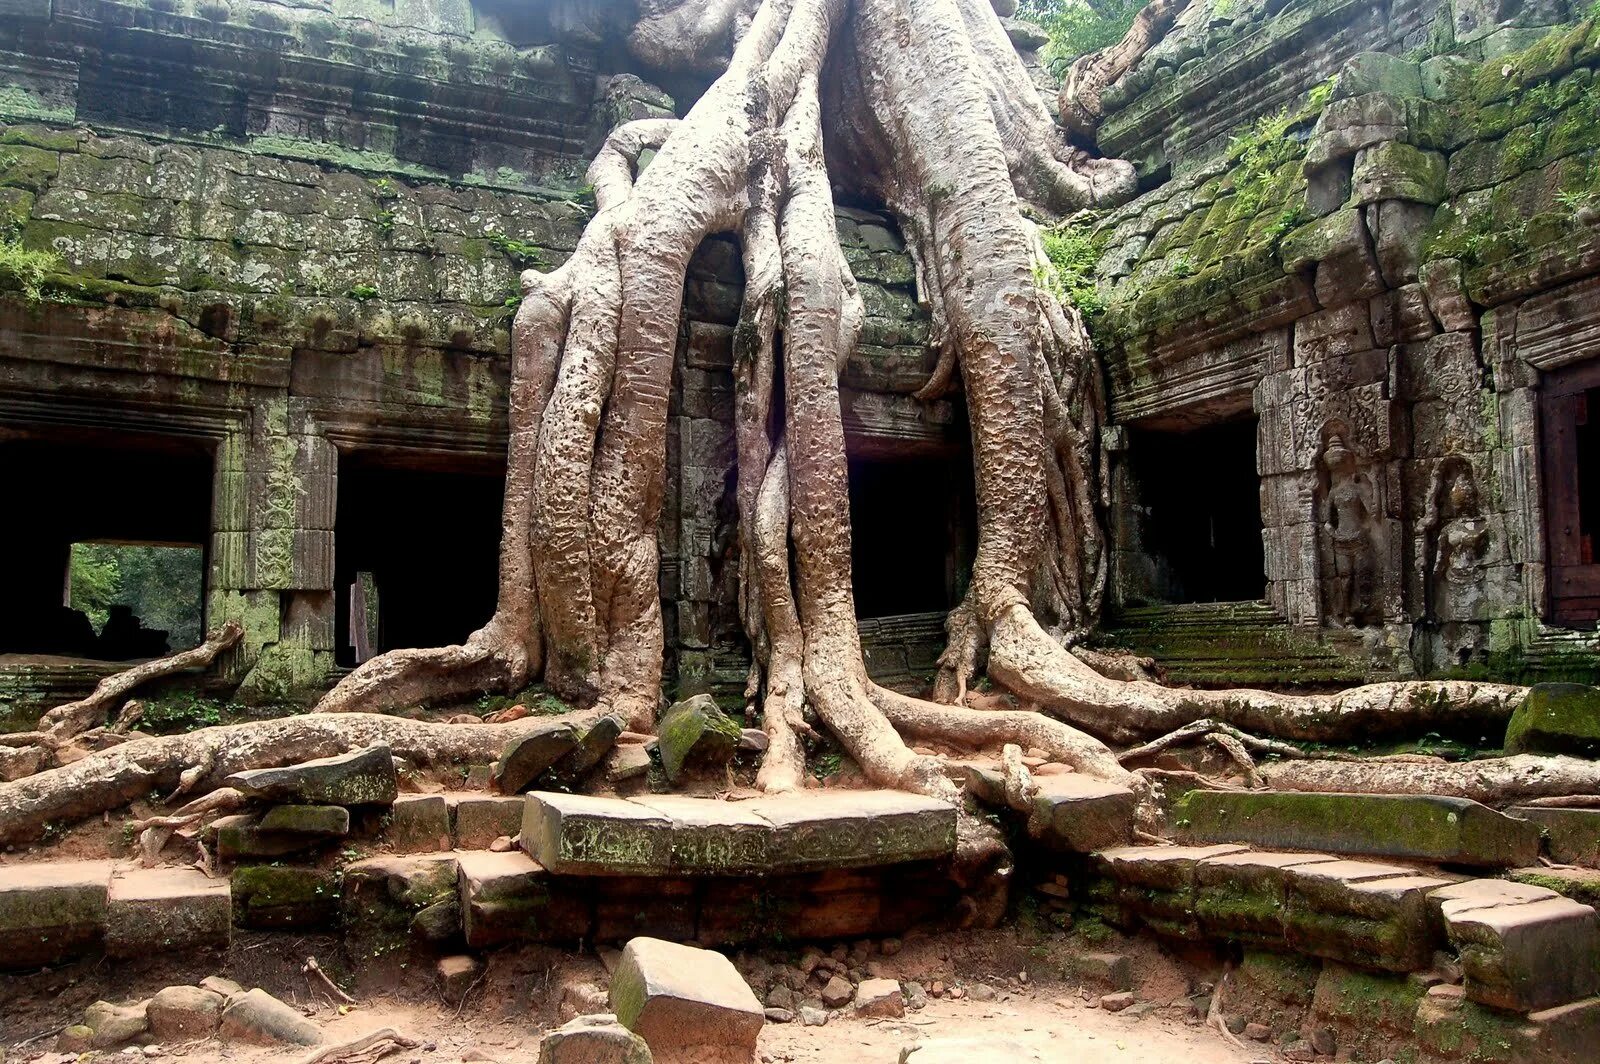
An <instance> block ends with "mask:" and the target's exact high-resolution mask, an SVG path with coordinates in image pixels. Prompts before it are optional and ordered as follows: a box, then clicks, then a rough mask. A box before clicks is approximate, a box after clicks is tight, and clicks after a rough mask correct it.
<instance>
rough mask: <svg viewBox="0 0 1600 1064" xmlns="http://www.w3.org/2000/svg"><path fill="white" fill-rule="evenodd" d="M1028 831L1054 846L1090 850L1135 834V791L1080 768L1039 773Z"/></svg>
mask: <svg viewBox="0 0 1600 1064" xmlns="http://www.w3.org/2000/svg"><path fill="white" fill-rule="evenodd" d="M1035 782H1036V783H1037V784H1038V785H1039V793H1038V794H1037V795H1036V796H1035V797H1034V800H1033V809H1034V812H1033V816H1032V817H1030V818H1029V820H1028V832H1029V834H1030V835H1032V836H1033V837H1034V838H1037V839H1039V840H1040V841H1041V842H1043V843H1044V844H1045V845H1047V846H1049V847H1051V848H1052V849H1056V850H1062V851H1065V852H1069V853H1090V852H1092V851H1094V850H1102V849H1106V848H1108V847H1112V846H1121V845H1124V844H1125V843H1127V842H1128V841H1129V840H1130V839H1131V838H1132V837H1133V810H1134V806H1135V805H1136V804H1137V799H1136V798H1135V796H1134V793H1133V792H1132V791H1130V790H1129V789H1128V788H1126V787H1119V786H1117V785H1116V784H1112V783H1105V782H1102V781H1100V780H1095V779H1090V778H1089V777H1088V776H1085V775H1084V774H1082V773H1079V772H1068V773H1062V774H1059V775H1053V776H1039V777H1036V779H1035Z"/></svg>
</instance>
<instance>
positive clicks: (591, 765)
mask: <svg viewBox="0 0 1600 1064" xmlns="http://www.w3.org/2000/svg"><path fill="white" fill-rule="evenodd" d="M621 734H622V718H621V717H618V716H616V715H614V714H609V713H608V714H607V715H605V716H603V717H601V718H600V719H599V720H597V721H595V722H594V723H593V724H591V725H589V730H588V731H586V732H584V733H583V735H582V737H581V738H579V739H578V742H577V745H576V746H574V747H573V748H572V749H571V750H569V751H567V753H566V754H564V755H562V757H561V758H560V759H559V760H558V761H556V763H555V764H553V765H551V766H550V768H549V769H548V770H547V771H546V772H545V773H544V774H543V777H542V778H541V779H540V781H539V784H540V786H550V787H558V788H565V787H576V786H577V785H578V784H579V783H581V782H582V781H583V779H584V777H585V776H587V775H589V773H591V772H593V771H594V769H595V766H596V765H598V764H600V762H601V761H603V760H604V759H605V756H606V755H607V754H609V753H610V752H611V749H612V747H614V746H616V745H617V736H619V735H621Z"/></svg>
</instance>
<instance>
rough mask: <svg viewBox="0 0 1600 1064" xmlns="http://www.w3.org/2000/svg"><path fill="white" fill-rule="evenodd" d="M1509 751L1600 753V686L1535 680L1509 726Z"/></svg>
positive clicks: (1579, 754)
mask: <svg viewBox="0 0 1600 1064" xmlns="http://www.w3.org/2000/svg"><path fill="white" fill-rule="evenodd" d="M1505 749H1506V753H1508V754H1576V755H1578V756H1580V757H1595V756H1597V755H1600V688H1596V687H1589V686H1587V685H1585V684H1575V683H1542V684H1536V685H1535V686H1534V687H1533V688H1531V689H1530V690H1529V691H1528V697H1527V698H1525V699H1523V701H1522V705H1520V706H1518V707H1517V710H1516V712H1514V713H1513V714H1512V715H1511V723H1510V724H1509V725H1507V726H1506V747H1505Z"/></svg>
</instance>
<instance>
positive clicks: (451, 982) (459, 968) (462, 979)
mask: <svg viewBox="0 0 1600 1064" xmlns="http://www.w3.org/2000/svg"><path fill="white" fill-rule="evenodd" d="M435 971H437V972H438V975H439V989H440V991H441V992H442V993H443V994H444V999H445V1000H446V1001H448V1002H449V1003H450V1004H452V1005H459V1004H460V1003H461V1000H462V999H463V998H465V997H466V996H467V992H468V991H469V990H471V989H472V986H473V984H474V983H476V982H477V981H478V977H479V976H480V975H482V974H483V962H482V961H480V960H479V959H478V958H476V957H471V956H468V955H466V954H457V955H455V956H453V957H441V958H440V959H439V963H438V965H437V966H436V968H435Z"/></svg>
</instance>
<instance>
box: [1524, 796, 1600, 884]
mask: <svg viewBox="0 0 1600 1064" xmlns="http://www.w3.org/2000/svg"><path fill="white" fill-rule="evenodd" d="M1506 813H1507V814H1508V815H1510V816H1515V817H1521V818H1522V819H1524V820H1528V821H1532V822H1533V823H1535V824H1537V825H1539V827H1540V828H1542V829H1544V838H1545V848H1546V852H1547V853H1549V855H1550V859H1551V860H1552V861H1555V862H1557V863H1558V864H1574V865H1583V866H1585V867H1587V868H1596V867H1600V809H1548V808H1545V807H1543V806H1534V805H1519V806H1513V807H1512V808H1510V809H1507V810H1506Z"/></svg>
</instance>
